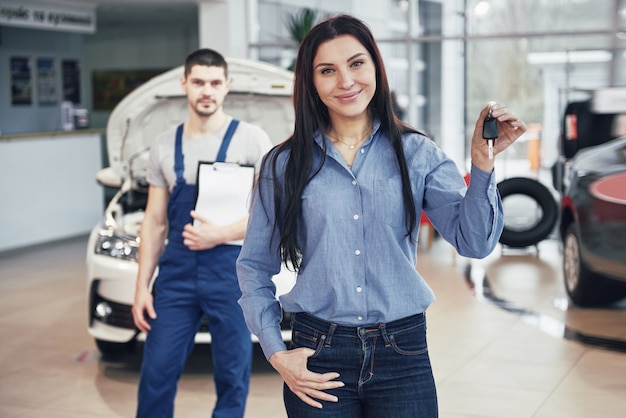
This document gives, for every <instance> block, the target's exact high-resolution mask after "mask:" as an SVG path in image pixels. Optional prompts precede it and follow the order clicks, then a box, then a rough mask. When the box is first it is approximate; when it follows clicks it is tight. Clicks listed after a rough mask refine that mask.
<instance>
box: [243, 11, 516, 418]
mask: <svg viewBox="0 0 626 418" xmlns="http://www.w3.org/2000/svg"><path fill="white" fill-rule="evenodd" d="M294 106H295V116H296V120H295V127H294V133H293V135H292V136H291V137H290V138H289V139H288V140H287V141H285V142H284V143H282V144H280V145H278V146H277V147H276V148H274V149H273V150H272V151H271V152H270V153H269V154H268V155H267V156H266V159H265V161H264V163H263V166H262V168H261V175H260V178H259V181H258V183H257V185H256V187H255V192H254V196H253V201H252V205H251V213H250V220H249V226H248V232H247V235H246V239H245V242H244V245H243V248H242V251H241V254H240V256H239V259H238V262H237V273H238V277H239V284H240V287H241V289H242V297H241V299H240V301H239V303H240V305H241V306H242V308H243V311H244V316H245V318H246V322H247V324H248V327H249V328H250V330H251V332H252V333H254V334H255V335H257V336H258V338H259V340H260V344H261V347H262V349H263V351H264V354H265V356H266V358H267V359H268V360H269V362H270V363H271V364H272V366H273V367H274V368H275V369H276V370H277V371H278V372H279V373H280V374H281V376H282V378H283V379H284V381H285V389H284V400H285V407H286V409H287V413H288V415H289V416H292V417H341V418H346V417H394V418H403V417H407V418H408V417H410V418H415V417H429V418H430V417H435V416H437V396H436V389H435V383H434V379H433V375H432V371H431V366H430V360H429V357H428V351H427V345H426V322H425V315H424V312H425V311H426V308H427V307H428V306H429V305H430V304H431V303H432V302H433V300H434V295H433V293H432V291H431V290H430V288H429V287H428V285H427V284H426V282H425V281H424V279H423V278H422V277H421V276H420V274H419V273H418V272H417V271H416V269H415V263H416V249H417V237H418V227H417V219H418V218H419V215H420V213H421V210H424V211H425V213H426V214H427V215H428V217H429V218H430V220H431V221H432V223H433V224H434V225H435V227H436V228H437V230H438V231H439V232H440V234H441V236H442V237H444V238H445V239H446V240H447V241H449V242H450V243H452V244H453V245H454V246H455V248H456V249H457V251H458V252H459V253H460V254H461V255H464V256H467V257H485V256H487V255H488V254H489V253H490V252H491V251H492V250H493V248H494V247H495V245H496V244H497V241H498V237H499V236H500V233H501V230H502V224H503V221H502V206H501V201H500V199H499V196H498V193H497V188H496V183H495V174H494V172H493V167H494V161H493V159H490V158H489V153H488V147H487V141H485V140H484V139H483V137H482V133H481V131H482V124H483V119H484V118H485V117H486V116H487V115H488V112H489V111H490V109H491V112H492V113H491V116H493V117H495V118H497V120H498V122H497V124H498V128H499V134H500V135H499V137H498V140H497V141H496V142H495V144H494V149H493V153H494V154H498V153H499V152H501V151H502V150H504V149H505V148H506V147H507V146H509V145H510V144H511V143H512V142H513V141H515V139H517V138H518V137H519V135H521V134H522V133H523V132H524V131H525V130H526V126H525V124H524V123H523V122H522V121H520V120H519V119H517V118H516V117H515V116H514V115H513V114H512V113H510V112H509V111H508V110H507V109H506V107H504V106H502V105H497V104H494V105H492V106H491V107H490V106H487V107H485V108H484V109H483V110H482V112H481V114H480V116H479V119H478V122H477V123H476V126H475V130H474V134H473V138H472V145H471V157H472V170H471V176H472V181H471V184H470V186H469V187H468V188H466V186H465V182H464V181H463V177H462V176H461V174H460V173H459V172H458V169H457V168H456V165H455V164H454V162H453V161H451V160H450V159H448V158H447V157H446V156H445V155H444V154H443V153H442V151H441V150H440V149H439V148H438V147H437V145H436V144H435V143H434V142H433V141H431V140H429V139H428V138H427V137H426V136H424V135H422V134H420V133H419V132H417V131H415V130H414V129H412V128H410V127H409V126H407V125H405V124H403V123H402V122H400V120H399V119H398V118H397V117H396V116H395V115H394V113H393V110H392V102H391V93H390V89H389V84H388V82H387V76H386V72H385V67H384V64H383V62H382V59H381V56H380V52H379V50H378V47H377V45H376V43H375V41H374V38H373V36H372V34H371V32H370V30H369V29H368V28H367V26H366V25H365V24H364V23H363V22H361V21H360V20H358V19H356V18H353V17H351V16H347V15H339V16H335V17H332V18H330V19H328V20H326V21H324V22H321V23H319V24H318V25H316V26H315V27H314V28H313V29H312V30H311V31H310V32H309V33H308V35H307V36H306V37H305V39H304V40H303V42H302V44H301V46H300V49H299V52H298V57H297V62H296V68H295V80H294ZM281 262H284V263H286V264H288V265H290V266H292V267H293V268H295V269H296V270H297V271H298V276H297V281H296V283H295V286H294V287H293V289H292V290H291V291H290V292H289V293H288V294H286V295H283V296H281V298H280V301H281V304H282V307H283V308H284V309H285V311H286V312H291V313H293V319H292V329H293V334H292V343H291V347H290V349H289V350H287V349H286V346H285V344H284V343H283V341H282V339H281V334H280V328H279V322H280V319H281V306H280V304H279V303H278V301H277V300H276V298H275V286H274V284H273V283H272V280H271V278H272V276H273V275H274V274H276V273H278V271H279V270H280V265H281Z"/></svg>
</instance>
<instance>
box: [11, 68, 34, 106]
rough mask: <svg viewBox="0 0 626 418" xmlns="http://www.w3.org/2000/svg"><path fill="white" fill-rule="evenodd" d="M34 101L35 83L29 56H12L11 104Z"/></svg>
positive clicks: (27, 103)
mask: <svg viewBox="0 0 626 418" xmlns="http://www.w3.org/2000/svg"><path fill="white" fill-rule="evenodd" d="M32 103H33V84H32V78H31V71H30V59H29V58H28V57H11V104H12V105H30V104H32Z"/></svg>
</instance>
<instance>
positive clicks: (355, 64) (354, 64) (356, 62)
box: [352, 61, 363, 67]
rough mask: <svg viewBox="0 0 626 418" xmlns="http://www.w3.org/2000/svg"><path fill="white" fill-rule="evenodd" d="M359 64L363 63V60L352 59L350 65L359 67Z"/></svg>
mask: <svg viewBox="0 0 626 418" xmlns="http://www.w3.org/2000/svg"><path fill="white" fill-rule="evenodd" d="M361 65H363V61H354V62H353V63H352V66H353V67H360V66H361Z"/></svg>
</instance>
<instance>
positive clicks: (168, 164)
mask: <svg viewBox="0 0 626 418" xmlns="http://www.w3.org/2000/svg"><path fill="white" fill-rule="evenodd" d="M231 120H232V118H231V117H229V118H228V120H227V121H226V123H225V124H224V126H222V127H221V128H220V129H219V130H218V131H217V132H214V133H212V134H210V135H208V136H206V137H202V138H190V137H188V136H187V135H185V134H183V155H184V163H185V171H184V176H185V181H186V182H187V184H195V183H196V176H197V173H198V162H199V161H215V158H216V157H217V153H218V151H219V149H220V145H221V144H222V139H223V138H224V134H225V133H226V130H227V129H228V125H229V124H230V121H231ZM175 144H176V127H174V128H172V129H170V130H168V131H166V132H164V133H162V134H160V135H159V136H158V137H157V138H156V140H155V142H154V144H153V145H152V146H151V147H150V158H149V161H148V171H147V174H146V179H147V181H148V183H150V184H151V185H153V186H157V187H168V188H169V190H170V192H171V191H172V189H173V188H174V185H175V183H176V173H175V172H174V147H175ZM271 147H272V143H271V142H270V138H269V136H268V135H267V133H266V132H265V131H264V130H263V129H261V128H260V127H259V126H256V125H252V124H250V123H247V122H244V121H240V122H239V126H237V130H236V131H235V133H234V135H233V138H232V140H231V141H230V145H229V146H228V150H227V152H226V162H231V163H237V164H241V165H252V166H254V167H255V172H256V173H258V172H259V167H260V165H261V160H262V159H263V156H264V155H265V154H266V153H267V152H268V151H269V150H270V148H271Z"/></svg>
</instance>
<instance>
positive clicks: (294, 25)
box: [287, 8, 317, 71]
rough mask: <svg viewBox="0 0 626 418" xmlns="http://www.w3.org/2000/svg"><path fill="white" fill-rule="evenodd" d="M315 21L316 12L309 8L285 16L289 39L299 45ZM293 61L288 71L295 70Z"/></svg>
mask: <svg viewBox="0 0 626 418" xmlns="http://www.w3.org/2000/svg"><path fill="white" fill-rule="evenodd" d="M316 19H317V11H315V10H313V9H309V8H304V9H300V10H299V11H297V12H296V13H294V14H290V15H288V16H287V20H288V21H287V28H288V29H289V35H291V39H292V40H294V41H295V42H297V43H298V45H300V43H301V42H302V40H303V39H304V37H305V35H306V34H307V33H308V32H309V31H310V30H311V28H312V27H313V25H314V24H315V20H316ZM295 65H296V62H295V60H294V61H293V62H292V63H291V65H290V66H289V70H291V71H293V69H294V68H295Z"/></svg>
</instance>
